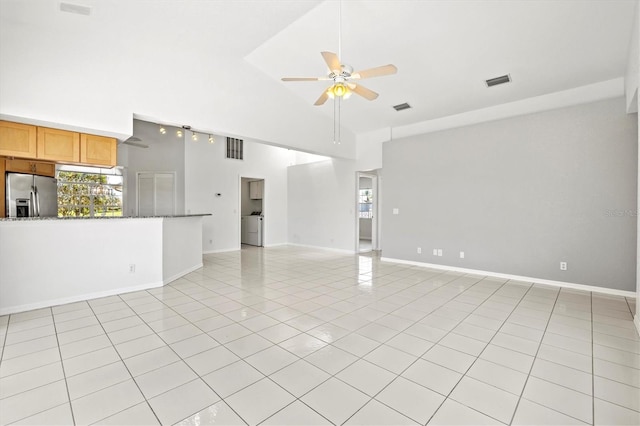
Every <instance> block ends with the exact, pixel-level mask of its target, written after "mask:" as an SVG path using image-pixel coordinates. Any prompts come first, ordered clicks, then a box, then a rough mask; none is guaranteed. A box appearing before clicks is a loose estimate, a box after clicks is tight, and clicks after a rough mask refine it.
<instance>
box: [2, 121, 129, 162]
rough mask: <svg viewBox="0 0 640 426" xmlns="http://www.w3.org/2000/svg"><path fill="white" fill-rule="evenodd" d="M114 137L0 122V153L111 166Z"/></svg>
mask: <svg viewBox="0 0 640 426" xmlns="http://www.w3.org/2000/svg"><path fill="white" fill-rule="evenodd" d="M116 152H117V140H116V139H115V138H108V137H104V136H96V135H88V134H84V133H78V132H71V131H67V130H60V129H52V128H48V127H36V126H31V125H28V124H20V123H12V122H9V121H0V156H5V157H16V158H28V159H39V160H48V161H55V162H57V163H72V164H86V165H93V166H105V167H113V166H115V165H116V164H117V158H116Z"/></svg>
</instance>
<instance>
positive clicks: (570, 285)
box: [380, 257, 637, 327]
mask: <svg viewBox="0 0 640 426" xmlns="http://www.w3.org/2000/svg"><path fill="white" fill-rule="evenodd" d="M380 260H382V261H383V262H392V263H402V264H405V265H413V266H421V267H424V268H431V269H440V270H444V271H454V272H462V273H464V274H475V275H486V276H488V277H495V278H505V279H508V280H516V281H526V282H532V283H535V284H544V285H550V286H554V287H564V288H571V289H574V290H583V291H593V292H596V293H603V294H610V295H613V296H624V297H636V292H635V291H627V290H617V289H614V288H606V287H598V286H593V285H588V284H576V283H568V282H564V281H554V280H547V279H544V278H533V277H525V276H521V275H511V274H502V273H499V272H490V271H481V270H478V269H467V268H459V267H457V266H446V265H438V264H435V263H424V262H415V261H412V260H403V259H393V258H389V257H382V258H380ZM636 327H637V324H636Z"/></svg>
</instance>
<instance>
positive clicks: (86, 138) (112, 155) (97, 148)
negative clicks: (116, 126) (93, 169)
mask: <svg viewBox="0 0 640 426" xmlns="http://www.w3.org/2000/svg"><path fill="white" fill-rule="evenodd" d="M116 151H117V142H116V139H114V138H107V137H104V136H96V135H85V134H84V133H83V134H81V135H80V162H81V163H83V164H94V165H98V166H115V165H116Z"/></svg>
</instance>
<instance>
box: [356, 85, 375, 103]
mask: <svg viewBox="0 0 640 426" xmlns="http://www.w3.org/2000/svg"><path fill="white" fill-rule="evenodd" d="M354 86H355V87H352V88H351V90H353V91H354V92H355V93H357V94H358V95H360V96H362V97H363V98H365V99H368V100H370V101H372V100H374V99H375V98H377V97H378V94H377V93H376V92H374V91H373V90H371V89H367V88H366V87H364V86H361V85H359V84H354Z"/></svg>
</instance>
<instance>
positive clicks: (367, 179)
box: [356, 172, 378, 253]
mask: <svg viewBox="0 0 640 426" xmlns="http://www.w3.org/2000/svg"><path fill="white" fill-rule="evenodd" d="M356 179H357V185H356V187H357V190H356V202H357V208H356V224H357V225H356V233H357V235H356V237H357V238H356V252H358V253H368V252H371V251H373V250H378V176H377V174H376V173H375V172H358V173H357V176H356Z"/></svg>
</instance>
